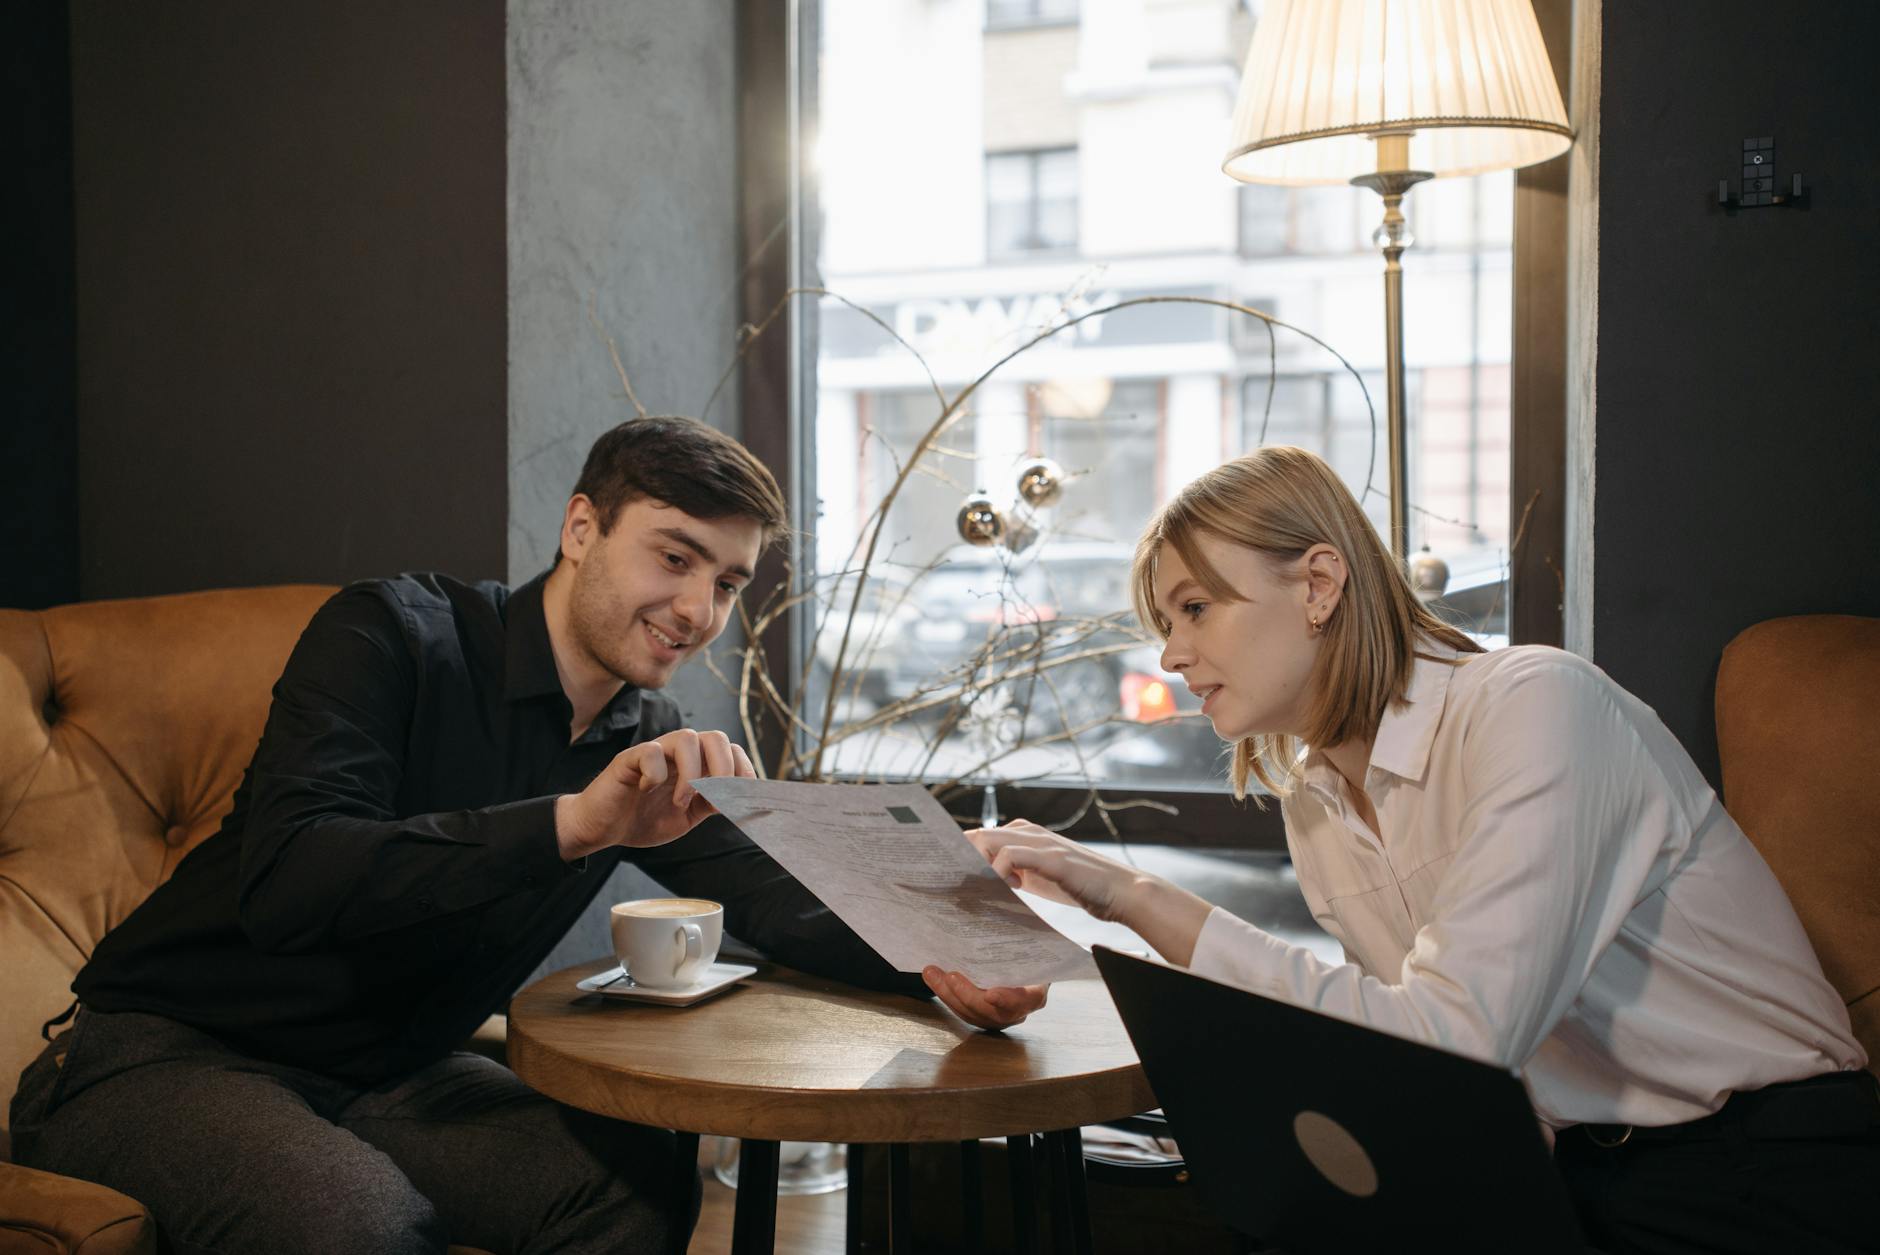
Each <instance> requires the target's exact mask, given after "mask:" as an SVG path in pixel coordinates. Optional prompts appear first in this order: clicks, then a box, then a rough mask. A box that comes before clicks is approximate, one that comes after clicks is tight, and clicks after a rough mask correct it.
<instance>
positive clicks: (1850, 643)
mask: <svg viewBox="0 0 1880 1255" xmlns="http://www.w3.org/2000/svg"><path fill="white" fill-rule="evenodd" d="M1717 751H1718V756H1719V757H1720V759H1721V760H1722V764H1723V799H1724V805H1725V806H1727V807H1728V808H1729V811H1730V814H1731V816H1732V817H1734V818H1735V820H1736V821H1737V823H1739V824H1741V825H1742V826H1743V831H1744V832H1745V833H1747V834H1748V836H1749V839H1750V840H1751V841H1752V842H1753V843H1754V844H1755V846H1756V848H1757V849H1758V850H1760V851H1761V852H1762V856H1763V858H1764V859H1765V860H1767V861H1768V863H1769V866H1770V868H1771V870H1773V871H1774V872H1775V874H1776V879H1778V880H1780V881H1781V882H1782V887H1783V888H1784V889H1786V890H1788V894H1789V899H1790V901H1792V902H1793V903H1794V904H1795V911H1796V914H1797V915H1799V916H1800V917H1801V920H1802V927H1803V928H1805V929H1807V931H1808V937H1809V940H1810V941H1812V942H1813V943H1814V946H1815V953H1816V954H1817V955H1819V956H1820V958H1821V968H1822V971H1823V972H1824V973H1825V974H1826V975H1827V977H1828V981H1829V983H1830V984H1832V985H1833V986H1834V987H1835V989H1836V990H1838V991H1839V992H1840V994H1841V997H1842V998H1844V999H1846V1000H1847V1010H1848V1016H1849V1018H1850V1019H1851V1020H1852V1021H1853V1023H1854V1035H1855V1036H1856V1037H1858V1038H1859V1039H1860V1043H1861V1045H1863V1046H1865V1047H1866V1048H1867V1054H1868V1056H1869V1059H1870V1062H1869V1064H1868V1068H1869V1070H1870V1071H1877V1072H1880V793H1877V792H1876V791H1875V784H1876V782H1880V619H1864V618H1856V617H1855V616H1853V615H1829V614H1823V615H1797V616H1793V617H1790V618H1784V619H1770V620H1768V621H1767V622H1764V623H1758V624H1756V625H1755V626H1754V627H1751V628H1748V629H1746V630H1745V631H1744V632H1743V633H1742V634H1741V635H1739V636H1738V637H1737V638H1736V639H1735V640H1733V641H1731V642H1730V644H1729V645H1728V646H1727V647H1726V648H1725V649H1724V651H1723V662H1722V664H1721V666H1720V667H1719V668H1718V671H1717Z"/></svg>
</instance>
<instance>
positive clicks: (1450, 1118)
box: [1096, 947, 1584, 1255]
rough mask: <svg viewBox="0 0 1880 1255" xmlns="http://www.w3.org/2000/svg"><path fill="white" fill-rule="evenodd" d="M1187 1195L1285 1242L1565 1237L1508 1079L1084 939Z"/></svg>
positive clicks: (1550, 1241) (1470, 1245) (1561, 1191)
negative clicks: (1164, 1120)
mask: <svg viewBox="0 0 1880 1255" xmlns="http://www.w3.org/2000/svg"><path fill="white" fill-rule="evenodd" d="M1096 958H1097V966H1098V968H1099V969H1100V970H1101V971H1102V973H1103V978H1104V980H1105V981H1106V982H1107V983H1108V984H1109V987H1110V991H1111V994H1112V996H1113V997H1114V998H1115V1000H1116V1005H1117V1009H1118V1010H1119V1011H1120V1012H1121V1014H1122V1017H1123V1023H1124V1025H1125V1026H1126V1027H1127V1028H1128V1030H1129V1035H1130V1039H1131V1041H1132V1042H1134V1044H1135V1047H1136V1053H1137V1055H1138V1057H1139V1058H1141V1060H1142V1065H1143V1068H1144V1070H1145V1071H1146V1072H1147V1073H1148V1077H1149V1083H1150V1086H1151V1088H1153V1089H1154V1091H1155V1094H1156V1098H1157V1100H1158V1101H1159V1102H1161V1104H1162V1107H1163V1111H1164V1112H1165V1113H1166V1115H1167V1116H1168V1120H1169V1125H1170V1127H1171V1128H1172V1130H1173V1131H1174V1134H1175V1139H1176V1141H1177V1143H1178V1144H1179V1145H1180V1146H1181V1149H1182V1154H1183V1156H1184V1157H1185V1158H1186V1159H1187V1160H1188V1164H1189V1168H1190V1170H1191V1172H1192V1174H1193V1177H1194V1181H1195V1183H1196V1186H1197V1188H1198V1189H1199V1190H1200V1191H1201V1195H1202V1198H1203V1199H1204V1200H1205V1201H1206V1202H1207V1203H1208V1205H1209V1206H1210V1207H1212V1208H1213V1209H1214V1211H1215V1212H1216V1213H1217V1214H1218V1215H1220V1216H1221V1217H1222V1218H1223V1219H1225V1220H1227V1221H1228V1222H1229V1223H1231V1224H1233V1225H1234V1226H1235V1227H1236V1228H1238V1229H1240V1230H1242V1231H1243V1232H1246V1233H1248V1234H1251V1235H1253V1236H1255V1237H1258V1238H1261V1239H1262V1240H1264V1241H1267V1242H1269V1243H1272V1244H1273V1245H1275V1246H1278V1247H1281V1248H1283V1249H1285V1250H1286V1251H1288V1252H1289V1253H1297V1255H1307V1253H1309V1252H1313V1251H1349V1250H1362V1249H1365V1248H1366V1247H1367V1246H1371V1245H1374V1244H1376V1243H1380V1242H1382V1243H1389V1244H1390V1245H1389V1247H1387V1248H1386V1249H1397V1250H1410V1249H1443V1250H1454V1251H1468V1250H1485V1251H1487V1250H1493V1251H1507V1250H1521V1251H1529V1252H1540V1253H1542V1255H1545V1253H1548V1252H1554V1251H1560V1252H1568V1251H1572V1252H1579V1251H1583V1250H1584V1245H1583V1243H1582V1241H1581V1239H1580V1236H1579V1227H1578V1224H1577V1222H1576V1220H1575V1218H1574V1215H1573V1209H1572V1206H1571V1204H1570V1203H1569V1202H1568V1200H1567V1196H1566V1190H1565V1187H1564V1186H1563V1185H1562V1183H1561V1181H1560V1178H1559V1175H1558V1174H1557V1173H1556V1171H1555V1170H1554V1166H1553V1162H1552V1156H1551V1155H1550V1153H1549V1151H1548V1149H1547V1146H1546V1143H1545V1142H1544V1141H1543V1140H1542V1137H1541V1133H1540V1128H1539V1125H1538V1123H1537V1121H1536V1119H1535V1116H1534V1112H1533V1108H1532V1106H1531V1105H1530V1104H1529V1102H1528V1097H1527V1093H1526V1090H1525V1089H1524V1088H1523V1087H1522V1085H1521V1082H1520V1081H1519V1080H1518V1079H1516V1077H1515V1076H1514V1075H1513V1074H1511V1073H1509V1072H1507V1071H1504V1070H1502V1069H1500V1068H1496V1067H1491V1066H1489V1065H1487V1064H1483V1063H1479V1062H1477V1061H1475V1060H1472V1059H1465V1058H1463V1057H1462V1056H1460V1055H1455V1054H1451V1053H1449V1052H1448V1051H1444V1050H1438V1049H1435V1048H1433V1047H1430V1046H1425V1045H1423V1044H1421V1043H1418V1042H1412V1041H1407V1040H1405V1039H1403V1038H1399V1037H1394V1036H1391V1035H1390V1034H1387V1033H1381V1032H1378V1031H1376V1030H1374V1029H1370V1028H1366V1027H1364V1026H1362V1025H1357V1024H1352V1023H1349V1022H1347V1021H1344V1020H1340V1019H1337V1018H1335V1017H1332V1016H1328V1015H1323V1014H1320V1013H1318V1012H1315V1011H1308V1010H1305V1009H1303V1008H1300V1007H1295V1006H1292V1005H1290V1004H1288V1003H1284V1002H1279V1001H1276V1000H1274V999H1271V998H1264V997H1261V996H1260V995H1258V994H1253V993H1248V992H1246V991H1244V990H1240V989H1235V988H1232V987H1230V986H1227V985H1221V984H1218V983H1216V982H1214V981H1210V980H1206V979H1204V978H1202V977H1198V976H1194V975H1192V974H1190V973H1188V972H1184V971H1181V970H1179V969H1175V968H1170V967H1165V966H1163V965H1161V964H1159V963H1151V962H1147V961H1145V960H1142V959H1138V958H1134V957H1131V956H1129V955H1123V954H1118V953H1117V952H1115V951H1112V950H1108V949H1105V948H1103V947H1098V948H1097V950H1096Z"/></svg>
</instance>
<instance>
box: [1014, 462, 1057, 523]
mask: <svg viewBox="0 0 1880 1255" xmlns="http://www.w3.org/2000/svg"><path fill="white" fill-rule="evenodd" d="M1018 495H1019V496H1020V497H1021V498H1023V499H1024V502H1025V504H1026V505H1028V506H1030V507H1031V508H1032V509H1034V510H1042V509H1043V508H1044V507H1045V506H1048V505H1052V504H1055V503H1056V501H1057V499H1058V498H1059V497H1062V496H1063V495H1064V468H1063V467H1061V466H1059V465H1058V464H1057V463H1056V462H1053V461H1052V460H1051V459H1050V458H1033V459H1031V460H1030V461H1029V462H1026V463H1025V464H1024V465H1023V466H1021V467H1019V468H1018Z"/></svg>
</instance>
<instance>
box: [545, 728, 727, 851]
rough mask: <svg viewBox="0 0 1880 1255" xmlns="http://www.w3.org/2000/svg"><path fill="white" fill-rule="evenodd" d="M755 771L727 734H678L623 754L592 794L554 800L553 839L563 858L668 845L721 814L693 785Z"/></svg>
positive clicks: (589, 789)
mask: <svg viewBox="0 0 1880 1255" xmlns="http://www.w3.org/2000/svg"><path fill="white" fill-rule="evenodd" d="M756 775H757V772H756V771H755V770H754V769H753V768H752V766H751V760H750V759H749V758H748V757H747V756H746V755H745V753H744V750H743V748H742V747H741V746H737V745H733V744H732V743H731V741H730V739H729V738H727V737H726V736H725V734H724V733H722V732H694V731H693V730H692V729H690V728H680V729H679V730H678V731H676V732H668V733H667V734H666V735H665V736H662V737H659V738H658V739H656V740H652V741H642V742H641V743H640V744H638V745H635V746H631V747H629V748H627V749H624V750H621V751H620V752H619V753H618V754H616V755H614V759H613V761H612V762H610V763H608V764H607V766H606V767H604V768H602V769H601V773H600V774H599V775H598V776H595V777H594V780H593V782H592V783H591V784H589V785H588V787H587V788H585V789H583V790H581V792H579V793H567V794H563V795H562V796H561V797H559V798H557V799H556V800H555V837H556V840H557V841H559V842H560V845H561V856H562V858H563V859H565V860H568V861H571V862H572V861H573V860H575V859H578V858H585V857H586V856H587V855H589V854H592V853H594V852H595V851H597V850H604V849H606V848H607V847H608V846H610V845H627V846H638V847H644V846H650V845H664V844H666V842H668V841H673V840H677V839H678V838H680V837H683V836H684V835H685V834H686V833H688V832H690V831H692V828H693V827H694V825H696V824H697V823H698V822H699V821H700V820H701V819H704V818H705V817H706V816H708V815H715V814H717V811H716V810H715V809H714V808H713V807H712V804H711V803H710V802H707V801H706V800H705V799H704V798H703V797H701V796H700V795H699V792H698V790H697V789H694V788H693V787H692V782H693V781H694V780H697V779H699V778H700V777H702V776H744V777H747V778H754V777H755V776H756Z"/></svg>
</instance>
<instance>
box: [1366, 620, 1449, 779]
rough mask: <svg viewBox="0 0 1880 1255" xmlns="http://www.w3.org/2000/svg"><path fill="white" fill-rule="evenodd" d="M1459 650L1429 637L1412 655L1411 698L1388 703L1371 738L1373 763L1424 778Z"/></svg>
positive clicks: (1395, 772) (1404, 775)
mask: <svg viewBox="0 0 1880 1255" xmlns="http://www.w3.org/2000/svg"><path fill="white" fill-rule="evenodd" d="M1457 656H1458V651H1457V650H1456V648H1455V646H1453V645H1446V644H1444V643H1443V642H1441V641H1436V640H1430V639H1429V638H1427V637H1425V638H1423V639H1421V640H1419V641H1418V642H1417V646H1416V652H1415V653H1414V654H1412V655H1411V657H1412V661H1413V663H1414V666H1413V667H1412V669H1411V672H1410V688H1409V692H1408V693H1406V694H1405V697H1406V698H1407V701H1406V702H1405V703H1404V704H1402V705H1399V704H1397V703H1396V702H1386V703H1384V718H1383V719H1382V720H1380V721H1379V723H1378V725H1377V737H1376V739H1375V740H1373V741H1372V742H1371V766H1373V767H1378V768H1382V769H1383V770H1385V771H1388V772H1390V773H1391V774H1392V775H1393V776H1401V777H1402V778H1403V779H1405V780H1421V779H1422V778H1423V772H1424V770H1425V769H1426V768H1427V767H1428V766H1429V763H1430V746H1431V745H1433V744H1435V742H1436V729H1437V726H1438V725H1440V724H1441V723H1442V721H1443V703H1444V701H1445V700H1446V699H1447V698H1448V696H1449V677H1450V676H1451V675H1453V674H1455V670H1456V667H1455V661H1456V658H1457Z"/></svg>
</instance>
